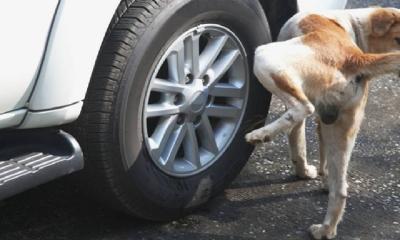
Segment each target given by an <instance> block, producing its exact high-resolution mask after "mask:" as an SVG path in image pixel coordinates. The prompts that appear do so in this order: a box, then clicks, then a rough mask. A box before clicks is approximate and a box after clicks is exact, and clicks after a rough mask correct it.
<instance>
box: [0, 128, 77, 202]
mask: <svg viewBox="0 0 400 240" xmlns="http://www.w3.org/2000/svg"><path fill="white" fill-rule="evenodd" d="M82 168H83V155H82V150H81V148H80V146H79V144H78V142H77V141H76V140H75V139H74V138H73V137H72V136H71V135H69V134H67V133H65V132H63V131H48V130H46V131H45V130H42V131H22V132H8V133H5V134H1V136H0V200H1V199H4V198H7V197H10V196H12V195H15V194H17V193H20V192H22V191H25V190H27V189H30V188H33V187H36V186H38V185H40V184H42V183H46V182H48V181H51V180H53V179H55V178H57V177H60V176H63V175H67V174H70V173H72V172H75V171H77V170H80V169H82Z"/></svg>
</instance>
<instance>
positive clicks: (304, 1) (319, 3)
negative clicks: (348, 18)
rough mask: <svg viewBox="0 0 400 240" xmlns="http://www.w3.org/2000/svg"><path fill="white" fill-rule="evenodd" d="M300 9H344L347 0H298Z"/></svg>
mask: <svg viewBox="0 0 400 240" xmlns="http://www.w3.org/2000/svg"><path fill="white" fill-rule="evenodd" d="M297 2H298V5H299V10H300V11H301V12H303V11H317V10H327V9H344V8H345V7H346V4H347V0H298V1H297Z"/></svg>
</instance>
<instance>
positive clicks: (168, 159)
mask: <svg viewBox="0 0 400 240" xmlns="http://www.w3.org/2000/svg"><path fill="white" fill-rule="evenodd" d="M186 133H187V125H186V124H184V125H182V126H180V127H179V128H178V129H177V130H175V131H174V132H173V133H172V134H171V137H170V139H169V141H168V144H167V146H166V148H165V151H164V154H163V164H164V165H165V166H166V167H167V168H169V169H171V168H172V165H173V163H174V160H175V158H176V155H177V153H178V150H179V148H180V147H181V145H182V142H183V139H184V138H185V135H186Z"/></svg>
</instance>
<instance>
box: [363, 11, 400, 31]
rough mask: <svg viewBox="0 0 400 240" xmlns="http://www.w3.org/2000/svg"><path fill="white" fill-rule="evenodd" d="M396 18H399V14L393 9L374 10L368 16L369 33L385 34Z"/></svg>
mask: <svg viewBox="0 0 400 240" xmlns="http://www.w3.org/2000/svg"><path fill="white" fill-rule="evenodd" d="M396 20H400V14H399V13H397V11H396V10H394V9H388V8H379V9H377V10H375V11H374V12H373V13H372V15H371V17H370V23H371V35H372V36H374V37H381V36H383V35H385V33H387V32H388V31H389V29H390V28H391V27H392V25H393V24H394V23H395V22H396Z"/></svg>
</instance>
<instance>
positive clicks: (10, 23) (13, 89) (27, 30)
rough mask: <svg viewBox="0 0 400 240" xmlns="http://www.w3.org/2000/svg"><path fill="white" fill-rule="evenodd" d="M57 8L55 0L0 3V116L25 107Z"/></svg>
mask: <svg viewBox="0 0 400 240" xmlns="http://www.w3.org/2000/svg"><path fill="white" fill-rule="evenodd" d="M57 4H58V0H40V1H32V0H22V1H15V0H2V1H1V2H0V19H1V21H0V29H1V44H0V53H1V55H0V66H1V71H0V114H2V113H7V112H10V111H12V110H15V109H19V108H23V107H24V106H25V105H26V102H27V101H28V98H29V96H30V94H31V91H32V88H33V85H34V82H35V79H36V76H37V73H38V71H39V68H40V64H41V61H42V57H43V52H44V49H45V47H46V40H47V36H48V33H49V30H50V26H51V22H52V19H53V16H54V12H55V10H56V7H57ZM11 115H12V114H11ZM11 115H10V114H9V115H8V116H11ZM0 119H3V120H4V119H5V117H3V118H0ZM18 119H20V118H18ZM0 121H1V120H0ZM2 125H3V124H2V123H1V122H0V127H1V126H2ZM4 125H9V124H4Z"/></svg>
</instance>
